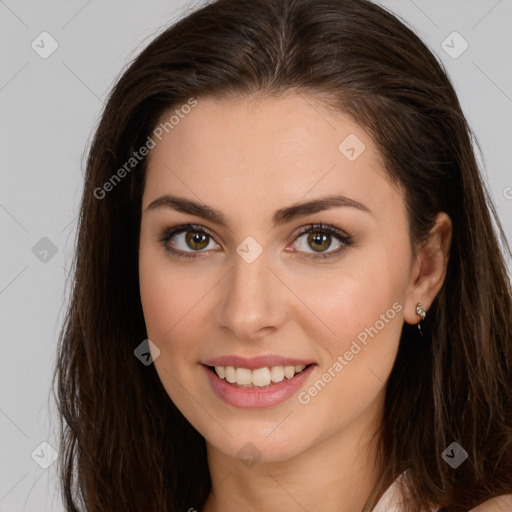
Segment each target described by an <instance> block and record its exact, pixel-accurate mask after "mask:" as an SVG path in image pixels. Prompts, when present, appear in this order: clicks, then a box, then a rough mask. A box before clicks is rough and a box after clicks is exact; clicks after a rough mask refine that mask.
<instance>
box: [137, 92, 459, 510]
mask: <svg viewBox="0 0 512 512" xmlns="http://www.w3.org/2000/svg"><path fill="white" fill-rule="evenodd" d="M349 134H355V135H356V136H357V137H358V138H359V139H360V140H361V141H362V142H363V143H364V145H365V147H366V149H365V150H364V151H363V152H362V153H361V154H360V155H359V157H358V158H356V159H355V160H354V161H350V160H349V159H347V158H346V157H345V155H344V154H342V153H341V152H340V151H339V150H338V146H339V144H340V143H341V142H342V141H343V140H344V139H345V138H346V137H347V136H348V135H349ZM165 193H170V194H173V195H176V196H181V197H186V198H189V199H192V200H195V201H199V202H201V203H205V204H207V205H209V206H211V207H212V208H215V209H217V210H220V211H221V212H222V213H223V214H224V216H225V217H226V218H227V220H228V222H229V227H223V226H220V225H217V224H216V223H214V222H212V221H209V220H205V219H203V218H201V217H198V216H195V215H191V214H188V213H183V212H178V211H175V210H173V209H170V208H155V209H150V210H147V207H148V205H149V204H150V203H151V202H152V201H154V200H155V199H156V198H158V197H159V196H161V195H163V194H165ZM334 193H337V194H343V195H345V196H347V197H349V198H351V199H353V200H356V201H359V202H361V203H363V204H364V205H366V206H367V207H368V208H369V209H370V211H371V213H368V212H364V211H360V210H358V209H356V208H353V207H347V206H344V207H337V208H332V209H328V210H325V211H322V212H318V213H313V214H309V215H307V216H305V217H301V218H296V219H293V220H291V221H290V222H288V223H286V224H283V225H281V226H279V227H275V228H273V227H272V223H271V219H272V214H273V213H274V211H275V210H277V209H279V208H283V207H285V206H290V205H292V204H294V203H297V202H302V201H306V200H311V199H315V198H320V197H323V196H326V195H330V194H334ZM320 222H324V223H329V224H333V225H334V226H336V227H337V228H339V229H340V230H342V231H344V232H346V233H348V234H350V235H351V236H352V239H353V243H352V245H350V246H347V247H345V248H344V249H343V251H342V252H341V253H339V254H338V256H335V257H332V258H325V259H324V260H321V259H320V260H307V259H306V258H305V257H304V256H307V255H315V254H317V253H316V252H315V250H314V248H313V247H312V244H311V243H310V244H308V242H307V240H308V235H307V234H306V235H300V236H299V235H298V231H299V229H300V228H302V227H304V226H307V225H308V224H310V223H320ZM186 223H192V224H195V225H199V226H203V227H205V228H207V229H209V230H210V231H211V232H212V234H213V236H212V238H211V239H208V240H209V243H207V244H206V243H205V244H203V245H202V246H201V247H202V248H201V249H200V251H201V254H199V255H198V256H197V257H195V258H182V259H178V258H176V257H175V256H173V255H171V254H169V253H167V252H166V251H165V249H164V246H163V244H162V243H161V242H160V241H159V238H160V236H161V234H162V232H163V231H164V230H165V229H167V228H170V227H173V226H178V225H182V224H186ZM408 229H409V227H408V223H407V214H406V209H405V204H404V200H403V192H402V191H401V190H399V189H397V188H396V187H395V186H393V185H392V184H390V182H389V181H388V179H387V177H386V172H385V170H384V167H383V164H382V160H381V156H380V154H379V153H378V151H377V149H376V148H375V145H374V143H373V141H372V140H371V138H370V136H369V135H368V134H367V133H366V132H365V131H364V130H363V129H362V128H361V127H360V126H359V125H358V124H357V123H355V122H354V121H353V120H352V119H350V118H348V117H345V116H342V115H339V114H336V115H335V114H334V113H333V112H332V111H328V110H327V109H325V108H323V107H322V106H321V104H320V103H319V102H318V101H316V100H315V98H313V97H311V96H300V95H289V96H286V97H281V98H274V97H262V96H260V97H256V96H254V97H250V98H244V99H238V100H236V101H235V100H230V101H226V102H222V103H220V102H218V101H214V100H213V99H207V98H198V105H197V106H196V107H195V108H193V109H192V110H191V112H190V113H189V114H188V115H186V116H185V118H184V119H181V120H180V122H179V124H178V125H176V126H175V127H174V129H173V130H172V131H169V133H167V134H164V137H163V138H162V140H161V141H160V142H159V143H158V144H157V145H156V147H155V148H154V149H152V150H151V154H150V157H149V164H148V169H147V176H146V184H145V189H144V194H143V200H142V219H141V233H140V252H139V276H140V290H141V301H142V306H143V311H144V317H145V322H146V326H147V332H148V337H149V339H150V340H152V342H153V343H154V344H155V345H156V346H157V347H158V348H159V350H160V355H159V356H158V357H157V358H156V359H155V362H154V364H155V367H156V370H157V372H158V375H159V377H160V379H161V381H162V383H163V385H164V387H165V389H166V391H167V392H168V394H169V397H170V398H171V399H172V400H173V401H174V402H175V404H176V405H177V407H178V408H179V409H180V410H181V411H182V413H183V414H184V415H185V416H186V417H187V419H188V420H189V421H190V423H191V424H192V425H193V426H194V427H195V428H196V429H197V430H198V431H199V432H200V433H201V434H202V435H203V436H204V438H205V439H206V443H207V450H208V465H209V468H210V474H211V477H212V482H213V485H212V489H213V491H212V493H211V494H210V496H209V499H208V501H207V503H206V505H205V507H204V509H203V510H204V511H206V512H214V511H223V512H231V511H235V510H236V511H239V510H246V511H248V512H251V511H261V510H266V511H269V512H272V511H277V510H279V511H281V510H288V511H292V512H293V511H303V510H304V509H306V510H308V511H310V512H314V511H320V510H322V511H325V510H337V511H341V512H343V511H345V512H349V511H356V510H362V507H363V505H364V503H365V501H366V499H367V498H368V496H369V493H370V491H371V489H372V487H373V485H374V484H375V482H376V479H377V476H378V471H379V469H380V468H379V467H378V465H377V464H376V463H375V455H376V453H375V450H376V445H375V443H374V442H372V440H371V438H372V435H373V434H374V433H375V432H376V431H377V430H378V428H379V424H380V421H381V417H382V410H383V401H384V396H385V383H386V380H387V378H388V376H389V374H390V372H391V370H392V367H393V363H394V361H395V357H396V353H397V350H398V343H399V339H400V333H401V329H402V325H403V323H404V322H407V323H409V324H416V323H418V321H419V320H420V318H419V316H418V315H417V314H416V305H417V304H418V303H421V304H422V305H423V308H424V309H425V310H426V311H427V312H428V310H429V307H430V305H431V304H432V301H433V300H434V298H435V296H436V294H437V293H438V292H439V290H440V288H441V286H442V284H443V281H444V278H445V274H446V266H447V263H448V258H449V247H450V241H451V234H452V223H451V221H450V218H449V217H448V216H447V215H446V214H445V213H440V214H438V216H437V218H436V224H435V226H434V227H433V229H432V232H431V236H430V237H429V239H428V241H427V243H425V244H423V245H421V246H419V247H417V248H412V247H411V245H410V241H409V231H408ZM247 236H251V237H253V238H254V239H255V240H256V241H257V242H258V243H259V245H260V246H261V247H262V249H263V252H262V253H261V255H260V256H259V257H258V258H257V259H256V260H255V261H253V262H252V263H247V262H246V261H245V260H244V259H243V258H242V257H240V256H239V254H238V253H237V252H236V248H237V246H239V244H240V243H241V242H242V241H243V240H244V239H245V238H246V237H247ZM331 241H332V242H331V246H329V247H327V245H326V246H323V252H324V253H327V252H334V251H336V249H337V248H338V247H340V245H341V243H340V242H339V241H338V240H337V239H336V238H335V237H334V236H333V237H332V239H331ZM167 243H168V245H171V246H172V245H174V247H175V248H177V249H181V250H182V251H186V252H189V253H191V252H193V251H194V248H195V247H197V246H193V245H192V246H190V245H187V243H186V239H185V234H184V233H181V234H177V235H175V236H174V238H173V239H172V241H168V242H167ZM195 250H196V253H197V251H198V249H197V248H196V249H195ZM395 303H398V305H399V306H400V311H398V312H396V315H395V316H394V318H393V319H391V320H388V322H386V323H385V326H384V327H383V328H381V329H380V330H379V331H378V334H377V335H374V337H373V338H369V341H368V343H367V345H366V346H364V348H363V349H362V350H361V351H360V352H358V353H357V355H355V356H354V357H353V359H352V360H350V361H349V362H348V364H347V365H346V366H345V367H344V368H343V370H342V371H340V372H339V373H337V374H336V377H335V378H333V379H332V380H331V381H330V382H329V383H328V384H327V385H326V386H325V387H324V388H323V389H322V390H321V391H320V392H319V393H318V394H317V395H316V396H314V397H313V398H311V400H310V402H309V403H307V404H302V403H300V402H299V401H298V399H297V396H294V397H292V398H291V399H289V400H287V401H286V402H284V403H282V404H279V405H276V406H272V407H267V408H260V409H242V408H237V407H233V406H231V405H228V404H226V403H224V402H223V401H221V400H220V399H219V398H218V397H217V395H215V394H214V392H213V390H212V389H211V387H210V384H209V381H208V379H207V378H206V375H205V373H204V369H203V367H202V366H201V364H200V363H201V362H204V361H205V360H207V359H209V358H212V357H216V356H221V355H232V354H236V355H244V356H252V355H259V354H279V355H284V356H289V357H298V358H301V359H306V360H311V361H314V362H316V363H317V365H318V366H316V367H315V369H314V371H313V373H312V374H311V375H310V376H309V378H308V380H307V382H306V383H305V384H304V386H303V388H302V390H307V389H308V388H309V387H310V386H311V385H312V384H313V383H314V382H315V381H316V380H317V379H318V378H320V376H321V375H322V374H323V373H324V372H326V371H328V369H329V368H330V367H332V366H333V363H334V362H335V361H336V360H337V357H338V356H340V355H343V354H344V353H345V352H346V351H347V350H349V348H350V346H351V343H352V342H353V341H354V340H356V338H357V336H358V334H360V333H361V332H362V331H364V329H365V328H368V327H370V326H374V325H375V324H376V321H377V320H379V319H380V318H381V316H380V315H382V314H385V313H386V311H387V310H389V309H390V308H392V306H393V304H395ZM427 314H428V313H427ZM248 442H251V443H252V444H253V445H254V446H256V448H257V450H258V453H259V454H260V455H261V459H260V460H259V461H258V462H257V463H256V464H255V465H253V466H252V467H247V466H246V465H245V464H244V463H243V462H242V461H241V460H240V459H239V458H238V457H237V454H238V452H239V450H240V449H241V448H242V447H244V446H245V445H246V443H248Z"/></svg>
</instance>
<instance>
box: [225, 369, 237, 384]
mask: <svg viewBox="0 0 512 512" xmlns="http://www.w3.org/2000/svg"><path fill="white" fill-rule="evenodd" d="M225 373H226V380H227V381H228V382H229V383H231V384H233V383H234V382H235V380H236V379H235V368H234V366H226V372H225Z"/></svg>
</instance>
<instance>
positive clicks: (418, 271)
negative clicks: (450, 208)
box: [404, 212, 453, 325]
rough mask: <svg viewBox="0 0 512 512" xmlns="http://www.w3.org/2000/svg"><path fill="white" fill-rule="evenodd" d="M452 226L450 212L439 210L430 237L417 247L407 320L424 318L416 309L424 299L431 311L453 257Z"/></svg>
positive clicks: (408, 293) (417, 320)
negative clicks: (451, 249) (451, 255)
mask: <svg viewBox="0 0 512 512" xmlns="http://www.w3.org/2000/svg"><path fill="white" fill-rule="evenodd" d="M452 229H453V228H452V220H451V219H450V217H449V215H448V214H446V213H445V212H439V213H438V214H437V216H436V218H435V224H434V226H433V227H432V229H431V230H430V233H429V235H428V238H427V240H426V241H425V242H423V244H422V245H421V246H420V247H419V248H418V249H417V251H416V255H415V261H414V264H413V266H412V270H411V277H410V280H409V285H408V287H407V294H406V300H405V313H404V320H405V321H406V322H407V323H408V324H411V325H413V324H417V323H419V322H420V321H421V318H420V316H419V315H418V314H417V313H416V306H417V304H418V303H420V304H421V306H422V308H423V309H424V310H425V311H427V312H428V310H429V308H430V306H431V305H432V302H433V301H434V299H435V297H436V295H437V293H438V292H439V290H440V289H441V287H442V286H443V282H444V279H445V276H446V269H447V267H448V260H449V258H450V246H451V241H452Z"/></svg>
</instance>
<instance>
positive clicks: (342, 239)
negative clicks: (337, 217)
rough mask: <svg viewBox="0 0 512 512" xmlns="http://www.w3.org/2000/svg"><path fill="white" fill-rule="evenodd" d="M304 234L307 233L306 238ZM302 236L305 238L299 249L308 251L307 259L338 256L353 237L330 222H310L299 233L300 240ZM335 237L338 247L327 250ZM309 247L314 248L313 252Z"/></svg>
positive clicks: (350, 242)
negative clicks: (309, 250)
mask: <svg viewBox="0 0 512 512" xmlns="http://www.w3.org/2000/svg"><path fill="white" fill-rule="evenodd" d="M304 235H307V237H305V238H304ZM301 238H304V240H302V242H301V243H299V244H298V245H299V251H300V252H305V253H306V256H304V257H305V258H306V259H312V258H313V259H319V258H331V257H334V256H338V255H339V254H340V253H341V252H343V251H344V249H345V248H346V247H348V246H350V245H351V244H352V238H351V237H350V236H349V235H347V234H346V233H343V232H342V231H341V230H340V229H338V228H336V227H335V226H332V225H330V224H310V225H309V226H307V227H306V228H305V229H303V230H302V231H301V232H300V233H299V236H298V237H297V240H299V241H300V239H301ZM333 238H334V239H335V242H336V243H335V245H336V244H337V246H338V248H337V249H336V250H333V251H329V252H326V250H327V249H329V248H330V247H331V246H332V244H333ZM308 248H312V249H313V252H312V253H310V252H308V251H307V250H306V249H308Z"/></svg>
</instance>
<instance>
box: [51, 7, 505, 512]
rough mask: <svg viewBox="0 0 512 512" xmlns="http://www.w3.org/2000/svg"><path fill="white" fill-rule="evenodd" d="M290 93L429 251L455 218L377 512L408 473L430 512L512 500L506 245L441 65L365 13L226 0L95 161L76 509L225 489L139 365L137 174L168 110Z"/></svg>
mask: <svg viewBox="0 0 512 512" xmlns="http://www.w3.org/2000/svg"><path fill="white" fill-rule="evenodd" d="M289 92H301V93H306V94H310V95H314V96H316V97H318V98H320V99H322V101H323V102H324V104H325V105H326V106H328V107H329V108H331V109H332V111H333V112H336V111H339V112H342V113H345V114H348V115H350V116H352V117H353V118H354V119H355V120H356V122H358V123H359V124H360V125H361V126H363V127H364V128H366V129H367V130H369V133H371V135H372V137H373V139H374V141H375V143H376V144H377V146H378V148H379V150H380V152H381V154H382V156H383V159H384V162H385V165H386V169H387V172H388V175H389V178H390V180H391V181H392V182H393V183H395V184H396V185H397V186H400V187H402V188H403V190H404V191H405V198H406V204H407V209H408V216H409V225H410V237H411V240H412V241H413V242H414V243H415V244H418V243H421V242H422V241H424V240H425V239H426V236H427V235H428V232H429V230H430V229H431V227H432V226H433V223H434V218H435V216H436V214H437V213H438V212H440V211H444V212H446V213H448V215H449V216H450V217H451V219H452V221H453V239H452V245H451V250H450V259H449V263H448V269H447V275H446V279H445V282H444V284H443V287H442V289H441V290H440V292H439V293H438V295H437V297H436V299H435V300H434V302H433V304H432V307H431V308H430V310H429V312H428V315H427V318H426V320H425V321H424V322H423V327H422V330H423V332H424V335H423V336H422V337H421V336H420V337H418V336H417V334H416V333H417V329H416V327H415V326H410V325H407V324H404V327H403V331H402V336H401V340H400V346H399V352H398V356H397V359H396V362H395V365H394V367H393V370H392V373H391V375H390V378H389V380H388V382H387V384H386V401H385V415H384V420H383V424H382V429H381V431H380V432H379V452H378V457H379V459H380V462H381V463H382V462H384V463H383V464H382V466H383V468H384V469H383V473H382V475H381V478H380V480H379V481H378V483H377V485H376V487H375V489H374V491H373V493H372V495H371V496H370V498H369V499H368V502H367V504H366V506H365V510H371V508H372V507H373V505H375V502H376V500H377V499H378V496H379V495H381V494H382V492H383V491H384V489H385V488H386V486H387V485H389V482H391V481H393V480H394V479H395V478H396V477H397V476H398V475H400V474H402V473H403V472H404V471H406V470H408V471H407V477H408V483H409V489H410V500H411V503H410V504H409V506H408V507H409V508H408V509H409V510H411V511H414V512H417V511H418V510H420V509H421V508H423V507H424V508H434V509H441V510H446V511H450V512H458V511H466V510H468V509H469V508H471V507H474V506H476V505H477V504H479V503H481V502H483V501H485V500H486V499H489V498H491V497H493V496H498V495H501V494H506V493H510V492H512V298H511V297H512V292H511V286H510V281H509V276H508V275H507V269H506V265H505V259H504V253H505V250H506V251H507V253H508V254H509V255H510V247H509V246H508V244H507V242H506V239H505V236H504V233H503V230H502V227H501V225H500V222H499V220H498V217H497V215H496V212H495V210H494V207H493V204H492V201H491V199H490V195H489V193H488V191H487V189H486V186H485V184H484V183H483V181H482V178H481V175H480V171H479V168H478V165H477V162H476V159H475V154H474V148H473V146H472V143H473V142H474V143H476V144H478V143H477V141H476V139H475V137H474V135H473V133H472V131H471V129H470V127H469V126H468V124H467V121H466V119H465V117H464V115H463V113H462V110H461V107H460V104H459V101H458V99H457V96H456V94H455V92H454V89H453V86H452V84H451V83H450V80H449V78H448V77H447V74H446V71H445V70H444V68H443V65H442V63H441V62H440V61H439V60H438V59H437V58H436V57H435V56H434V55H433V54H432V53H431V52H430V51H429V50H428V48H427V47H426V46H425V44H424V43H423V42H422V41H421V40H420V39H419V38H418V36H416V35H415V34H414V33H413V31H412V30H411V29H409V28H408V27H407V26H406V25H405V24H404V23H403V22H401V21H399V20H398V19H397V17H395V16H394V15H392V14H391V13H389V12H388V11H386V10H385V9H384V8H382V7H380V6H377V5H375V4H373V3H371V2H369V1H367V0H218V1H215V2H212V3H209V4H206V5H204V6H203V7H201V8H200V9H198V10H196V11H194V12H192V13H190V14H189V15H188V16H186V17H185V18H182V19H181V20H179V21H178V22H176V23H175V24H174V25H173V26H171V27H170V28H168V29H167V30H165V32H163V33H162V34H160V35H159V36H158V37H156V38H155V39H154V40H153V41H152V42H151V43H150V44H149V46H147V47H146V48H145V49H144V50H143V51H142V52H141V53H140V55H139V56H138V57H137V58H136V59H135V60H134V61H133V62H132V63H131V65H130V66H129V68H128V69H127V70H126V71H125V72H124V73H123V75H122V76H121V77H120V79H119V80H118V82H117V84H116V85H115V87H114V88H113V90H112V92H111V94H110V97H109V98H108V101H107V103H106V106H105V109H104V112H103V115H102V117H101V120H100V122H99V125H98V127H97V130H96V133H95V136H94V139H93V141H92V144H91V147H90V151H89V157H88V161H87V169H86V175H85V184H84V191H83V198H82V203H81V209H80V218H79V229H78V234H77V241H76V254H75V258H74V261H73V271H74V275H73V288H72V291H71V295H70V299H69V305H68V307H67V314H66V318H65V324H64V326H63V328H62V331H61V334H60V337H59V346H58V360H57V364H56V369H55V375H54V385H55V388H56V389H55V391H56V394H57V402H58V406H59V410H60V413H61V417H62V420H61V423H62V434H61V436H62V437H61V447H60V454H59V455H60V456H59V468H60V475H61V479H62V490H63V496H64V500H65V504H66V507H67V510H68V511H77V510H80V509H79V508H78V507H80V506H82V505H83V506H85V510H87V511H89V512H97V511H109V512H112V511H118V510H119V511H121V510H122V511H139V512H140V511H142V510H155V511H157V510H158V511H159V512H167V511H168V512H170V511H178V510H188V509H190V508H196V509H197V510H200V509H201V507H202V506H203V504H204V502H205V500H206V497H207V496H208V493H209V491H210V486H211V482H210V477H209V473H208V466H207V462H206V449H205V442H204V439H203V438H202V437H201V436H200V435H199V434H198V433H197V432H196V431H195V429H194V428H193V427H192V426H191V425H190V424H189V423H188V421H187V420H186V419H185V418H184V417H183V415H182V414H181V413H180V412H179V411H178V410H177V409H176V407H175V406H174V404H173V403H172V401H171V400H170V399H169V396H168V395H167V393H166V392H165V390H164V388H163V386H162V384H161V382H160V380H159V378H158V375H157V373H156V370H155V368H154V366H153V365H149V366H145V365H143V364H141V362H140V361H139V360H138V359H137V358H136V357H135V356H134V349H135V348H136V347H137V346H138V345H139V344H140V343H141V342H142V341H143V340H144V339H145V338H146V337H147V335H146V329H145V324H144V319H143V314H142V308H141V303H140V294H139V285H138V271H137V269H138V243H139V240H138V239H139V225H140V209H141V193H142V190H143V186H144V173H145V168H146V158H145V157H144V158H140V160H137V162H136V165H135V164H133V161H132V163H131V164H130V166H128V167H127V166H126V162H129V161H130V158H133V152H134V151H136V150H137V149H138V148H140V147H142V146H143V145H144V144H146V143H147V141H148V137H150V136H151V134H152V133H153V130H154V129H155V127H156V126H157V123H158V121H159V120H160V119H161V117H162V115H163V113H165V112H168V111H169V110H170V109H171V108H174V107H175V106H179V105H183V104H186V103H187V101H188V100H189V99H190V98H197V99H198V100H199V101H200V99H201V98H204V97H207V96H208V97H216V98H219V99H227V100H229V99H230V98H235V97H239V96H242V95H251V94H268V95H279V94H286V93H289ZM132 164H133V165H132ZM123 166H124V169H125V170H126V172H125V173H118V172H117V171H118V170H119V169H120V168H123ZM116 173H117V176H118V177H119V176H120V174H122V179H117V178H116V180H113V175H114V174H116ZM109 180H110V181H109ZM106 183H110V186H105V184H106ZM500 238H501V242H502V245H501V246H500ZM453 442H457V443H458V444H459V445H460V446H461V447H462V448H463V449H464V450H465V451H466V452H467V453H468V458H467V460H465V461H464V463H463V464H462V465H460V466H459V467H458V468H457V469H453V468H452V467H451V466H450V465H449V464H447V463H446V462H445V460H443V458H442V456H441V454H442V452H443V451H444V450H445V448H446V447H448V446H449V445H450V444H451V443H453Z"/></svg>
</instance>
